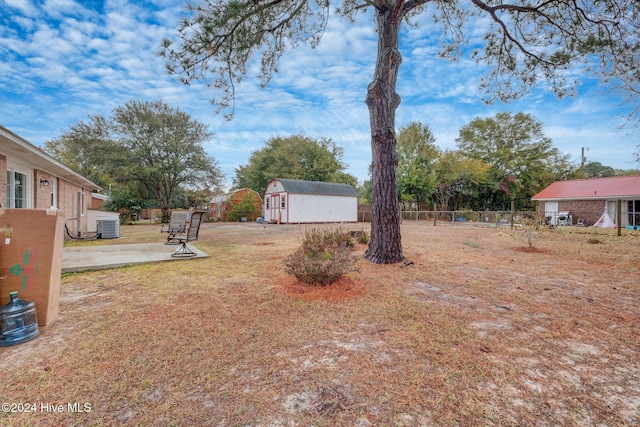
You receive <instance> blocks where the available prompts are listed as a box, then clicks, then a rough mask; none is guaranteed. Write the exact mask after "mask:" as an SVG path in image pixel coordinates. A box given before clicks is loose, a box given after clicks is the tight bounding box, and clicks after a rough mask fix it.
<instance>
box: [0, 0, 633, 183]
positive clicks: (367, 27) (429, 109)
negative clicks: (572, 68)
mask: <svg viewBox="0 0 640 427" xmlns="http://www.w3.org/2000/svg"><path fill="white" fill-rule="evenodd" d="M0 1H2V0H0ZM4 5H6V6H7V7H9V8H11V9H10V10H11V11H12V12H14V11H15V13H14V14H13V15H12V16H11V17H10V19H9V20H7V21H6V22H3V23H2V24H0V55H1V56H2V58H3V61H2V63H0V103H2V105H10V106H11V108H7V109H4V108H3V111H2V113H0V124H2V125H3V126H6V127H8V128H9V129H11V130H13V131H15V132H17V133H18V134H20V135H21V136H23V137H25V138H26V139H28V140H30V141H31V142H33V143H35V144H42V143H44V142H45V141H47V140H50V139H53V138H56V137H58V136H59V134H60V133H61V132H62V131H64V130H65V129H66V128H68V127H69V126H71V125H73V124H75V123H76V122H78V121H79V120H84V119H86V117H87V115H89V114H103V115H109V114H110V113H111V111H112V109H113V108H114V107H116V106H119V105H122V104H124V103H125V102H126V101H129V100H131V99H133V98H139V99H147V100H157V99H163V100H165V102H168V103H170V104H171V105H173V106H175V107H177V108H180V109H181V110H183V111H185V112H187V113H189V114H190V115H191V116H192V117H193V118H195V119H198V120H199V121H201V122H203V123H205V124H207V125H208V126H209V129H210V131H211V132H213V133H214V134H215V136H214V138H213V139H212V140H211V141H208V142H207V144H206V147H207V149H208V150H209V152H210V153H211V154H213V155H214V156H215V157H216V158H217V159H218V160H219V161H220V163H221V166H222V167H223V169H224V170H225V171H227V172H231V173H232V172H233V170H234V168H236V167H238V166H239V165H241V164H245V163H246V162H247V161H248V159H249V155H250V154H251V152H252V151H254V150H256V149H259V148H262V146H263V144H264V143H265V142H266V141H267V140H268V139H269V138H271V137H273V136H276V135H280V136H287V135H291V134H295V133H305V134H308V135H310V136H313V137H327V138H331V139H333V140H334V141H335V142H336V143H337V144H338V145H340V146H342V147H344V148H345V156H344V161H345V162H346V163H347V164H349V165H350V170H349V171H350V172H351V173H353V174H355V175H356V176H357V177H358V178H360V179H361V180H363V179H366V178H367V174H368V166H369V163H370V161H371V159H370V158H371V148H370V130H369V115H368V109H367V106H366V105H365V104H364V99H365V95H366V90H367V85H368V84H369V82H370V81H371V79H372V78H373V70H374V66H375V53H376V50H377V35H376V33H375V29H374V26H373V25H372V16H371V14H368V15H362V16H359V17H357V19H356V22H355V24H351V23H350V22H348V21H347V20H345V19H340V18H339V17H336V16H331V18H330V20H329V22H328V26H327V29H326V31H325V34H324V37H323V39H322V41H321V43H320V44H319V46H317V48H316V49H311V48H310V47H308V46H305V45H302V46H300V47H299V48H298V49H295V50H291V51H288V52H286V53H285V55H284V56H283V57H282V60H281V63H280V67H279V70H280V71H279V73H278V74H276V75H274V76H273V79H272V81H271V82H270V83H269V84H268V86H267V87H266V88H264V89H263V88H260V82H258V81H257V79H256V72H257V68H258V66H259V64H256V63H252V64H250V74H249V75H248V76H247V78H246V79H244V81H243V82H242V83H240V84H238V85H237V86H236V95H237V99H236V105H235V107H236V110H235V118H234V120H233V121H226V120H224V118H223V117H222V116H217V115H215V114H214V107H213V106H211V105H210V103H209V100H210V99H211V98H212V97H215V96H216V94H215V93H213V92H211V91H209V90H207V89H206V88H205V87H204V85H203V84H201V83H198V82H193V83H192V84H191V86H184V85H182V84H181V83H179V81H178V79H177V78H176V76H170V75H168V74H166V72H165V69H164V65H163V63H162V60H161V58H159V57H158V56H157V55H156V52H157V50H158V49H159V45H160V40H161V39H162V38H163V37H166V36H171V35H173V34H174V31H175V28H176V27H177V26H178V24H179V19H180V17H181V16H183V15H184V14H185V11H184V3H183V0H153V1H149V2H145V3H138V2H133V1H130V0H129V1H128V0H107V1H105V2H91V3H83V2H79V1H78V2H73V1H70V0H46V1H38V2H33V1H28V0H4ZM36 5H37V6H36ZM428 10H431V9H429V8H428ZM0 22H1V21H0ZM487 25H488V21H481V22H478V21H476V22H474V26H473V27H470V28H469V29H470V33H469V34H470V36H469V37H470V43H471V44H475V43H477V40H476V38H478V37H481V36H482V35H483V33H484V31H485V30H486V26H487ZM441 36H442V31H441V29H440V27H438V26H437V25H435V24H433V23H432V21H431V18H430V16H428V15H424V16H421V17H420V19H419V27H418V28H413V27H411V28H405V29H404V30H403V36H402V40H401V48H402V51H403V55H404V57H403V63H402V65H401V68H400V78H399V81H398V87H397V92H398V93H399V94H400V96H401V97H402V103H401V105H400V107H399V109H398V112H397V117H396V125H397V127H398V128H399V127H401V126H403V125H406V124H408V123H409V122H411V121H414V120H420V121H422V122H423V123H424V124H428V125H429V126H430V127H431V129H432V131H433V132H434V134H435V135H436V137H437V143H438V145H439V146H440V147H441V148H443V149H455V138H456V137H457V135H458V131H459V129H460V128H461V127H462V126H464V125H465V124H466V123H468V122H469V121H470V120H472V119H473V118H474V117H477V116H481V117H486V116H491V115H494V114H495V113H497V112H499V111H514V112H517V111H525V112H529V113H531V114H532V115H534V117H535V118H536V119H537V120H539V121H541V122H542V123H543V125H544V129H545V131H546V133H547V134H548V135H549V136H550V137H552V138H553V140H554V141H555V142H556V144H557V146H558V147H559V148H560V149H561V150H562V151H565V152H567V153H571V154H572V155H576V156H577V154H574V153H576V151H577V150H578V151H577V152H579V148H580V146H581V145H582V144H588V146H590V147H591V151H590V152H589V156H590V157H592V160H593V161H601V163H603V164H609V165H612V166H614V167H633V166H634V165H629V164H627V163H624V162H627V161H628V159H629V153H633V152H634V151H637V148H636V145H637V142H636V141H634V140H633V139H632V138H627V137H624V136H622V135H620V134H618V133H617V132H616V131H615V128H616V126H617V124H618V123H617V121H616V118H615V116H616V112H617V111H620V109H619V108H618V107H617V106H616V104H615V100H612V99H610V98H609V97H608V94H606V93H602V92H599V91H597V90H595V91H593V89H591V88H592V87H593V82H588V84H587V85H585V86H584V87H581V88H580V89H581V91H580V93H579V96H578V97H577V98H576V99H568V100H563V101H558V100H557V99H555V97H554V96H553V95H548V94H546V93H545V92H544V91H542V90H534V91H533V92H532V93H531V94H530V95H529V96H527V97H526V98H525V99H523V100H520V101H518V102H515V103H513V104H511V105H503V104H500V103H497V104H496V105H492V106H487V105H485V104H483V103H482V101H481V98H482V94H481V93H480V91H479V89H478V84H479V79H480V77H481V76H482V75H483V74H484V73H485V72H486V69H487V68H486V66H482V65H479V64H476V63H475V62H474V61H472V60H470V59H468V58H461V59H460V61H458V62H453V63H451V62H448V61H446V60H443V59H441V58H439V57H438V56H437V51H438V49H437V44H438V43H439V41H440V38H441ZM257 65H258V66H257ZM609 153H613V154H609ZM597 159H606V161H602V160H597ZM621 159H622V160H621ZM231 178H232V176H228V177H227V179H228V181H229V182H230V181H231Z"/></svg>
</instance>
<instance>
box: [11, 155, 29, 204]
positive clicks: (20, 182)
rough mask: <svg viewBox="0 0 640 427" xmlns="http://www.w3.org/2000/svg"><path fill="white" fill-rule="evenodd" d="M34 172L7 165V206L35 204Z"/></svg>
mask: <svg viewBox="0 0 640 427" xmlns="http://www.w3.org/2000/svg"><path fill="white" fill-rule="evenodd" d="M32 177H33V172H32V171H29V170H27V169H23V168H20V167H17V166H12V165H7V199H6V200H5V207H6V208H30V207H31V206H32V204H33V182H32V181H33V178H32Z"/></svg>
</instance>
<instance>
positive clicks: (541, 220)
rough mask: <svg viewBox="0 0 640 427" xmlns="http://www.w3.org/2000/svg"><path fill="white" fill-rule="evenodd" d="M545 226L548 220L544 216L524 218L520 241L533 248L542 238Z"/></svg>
mask: <svg viewBox="0 0 640 427" xmlns="http://www.w3.org/2000/svg"><path fill="white" fill-rule="evenodd" d="M545 225H546V218H545V217H544V215H535V216H533V217H526V218H523V219H522V230H521V234H520V239H521V240H523V241H524V242H525V243H527V244H528V245H529V247H530V248H533V247H534V246H535V245H536V243H538V240H539V239H540V237H542V233H543V228H544V226H545Z"/></svg>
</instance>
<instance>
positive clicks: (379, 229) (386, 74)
mask: <svg viewBox="0 0 640 427" xmlns="http://www.w3.org/2000/svg"><path fill="white" fill-rule="evenodd" d="M380 3H383V2H380ZM389 3H392V2H389ZM398 3H400V4H401V3H402V2H398ZM376 20H377V27H378V57H377V62H376V69H375V73H374V76H373V81H372V82H371V84H369V87H368V88H367V98H366V103H367V106H368V107H369V115H370V119H371V151H372V176H371V186H372V192H371V240H370V242H369V248H368V249H367V251H366V253H365V258H366V259H368V260H369V261H371V262H373V263H376V264H392V263H396V262H400V261H402V260H403V259H404V256H403V254H402V242H401V239H400V210H399V206H398V177H397V170H398V155H397V152H396V131H395V115H396V110H397V108H398V106H399V105H400V96H399V95H398V94H397V93H396V81H397V79H398V68H399V66H400V63H401V62H402V56H401V55H400V51H399V50H398V38H399V30H400V21H401V20H400V16H399V7H397V6H396V7H395V8H394V7H389V6H386V5H380V4H379V5H378V7H377V8H376Z"/></svg>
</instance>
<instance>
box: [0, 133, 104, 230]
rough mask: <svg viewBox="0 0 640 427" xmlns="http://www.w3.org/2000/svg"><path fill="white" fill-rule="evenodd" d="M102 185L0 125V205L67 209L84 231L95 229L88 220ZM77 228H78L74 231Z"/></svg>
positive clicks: (2, 206)
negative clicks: (95, 197)
mask: <svg viewBox="0 0 640 427" xmlns="http://www.w3.org/2000/svg"><path fill="white" fill-rule="evenodd" d="M99 190H101V188H100V187H99V186H98V185H96V184H94V183H93V182H91V181H90V180H89V179H87V178H85V177H84V176H82V175H80V174H78V173H76V172H74V171H73V170H71V169H70V168H69V167H68V166H66V165H64V164H62V163H60V162H59V161H57V160H56V159H54V158H53V157H51V156H50V155H48V154H47V153H45V152H44V151H43V150H41V149H40V148H38V147H36V146H35V145H33V144H31V143H30V142H29V141H27V140H25V139H24V138H22V137H20V136H18V135H17V134H15V133H13V132H11V131H10V130H9V129H7V128H5V127H3V126H0V208H25V209H50V208H57V209H59V210H62V211H64V219H65V222H67V221H69V220H71V219H74V218H76V219H77V221H75V226H76V227H77V226H79V230H78V231H80V232H82V233H86V232H90V231H94V230H95V221H93V222H91V221H88V220H87V218H88V217H89V215H88V214H89V210H90V208H91V207H92V205H93V203H94V200H93V199H94V197H93V196H92V194H94V192H96V191H99ZM74 231H76V230H74Z"/></svg>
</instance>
